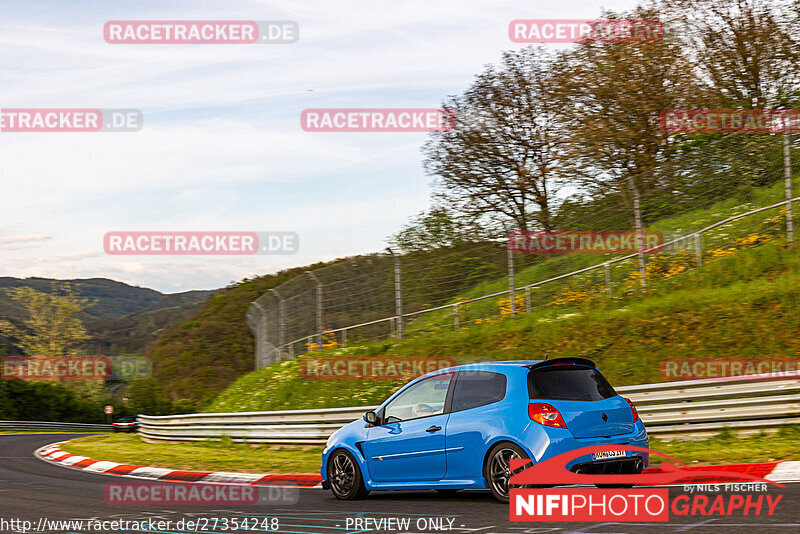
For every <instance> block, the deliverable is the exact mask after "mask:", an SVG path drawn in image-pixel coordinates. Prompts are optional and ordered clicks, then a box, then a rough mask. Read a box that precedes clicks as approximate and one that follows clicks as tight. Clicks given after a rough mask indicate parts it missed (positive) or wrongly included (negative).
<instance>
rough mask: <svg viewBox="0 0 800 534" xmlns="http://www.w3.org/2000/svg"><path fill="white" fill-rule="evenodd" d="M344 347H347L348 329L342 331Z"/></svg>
mask: <svg viewBox="0 0 800 534" xmlns="http://www.w3.org/2000/svg"><path fill="white" fill-rule="evenodd" d="M342 346H343V347H346V346H347V328H343V329H342Z"/></svg>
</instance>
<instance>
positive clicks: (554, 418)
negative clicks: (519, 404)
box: [528, 402, 567, 428]
mask: <svg viewBox="0 0 800 534" xmlns="http://www.w3.org/2000/svg"><path fill="white" fill-rule="evenodd" d="M528 415H529V416H530V417H531V419H533V420H534V421H536V422H537V423H539V424H540V425H544V426H553V427H556V428H567V423H565V422H564V418H563V417H561V413H560V412H559V411H558V410H557V409H556V407H555V406H553V405H552V404H545V403H542V402H532V403H530V404H528Z"/></svg>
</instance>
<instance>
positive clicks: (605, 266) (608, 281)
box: [603, 262, 611, 295]
mask: <svg viewBox="0 0 800 534" xmlns="http://www.w3.org/2000/svg"><path fill="white" fill-rule="evenodd" d="M603 275H605V278H606V293H608V294H609V295H610V294H611V264H610V263H608V262H605V263H604V264H603Z"/></svg>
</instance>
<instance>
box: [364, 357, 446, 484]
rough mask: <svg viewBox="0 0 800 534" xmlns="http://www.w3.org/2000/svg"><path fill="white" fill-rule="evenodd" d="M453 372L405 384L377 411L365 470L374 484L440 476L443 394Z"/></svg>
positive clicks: (369, 433) (442, 464) (442, 471)
mask: <svg viewBox="0 0 800 534" xmlns="http://www.w3.org/2000/svg"><path fill="white" fill-rule="evenodd" d="M452 379H453V374H452V373H446V374H441V375H434V376H432V377H429V378H426V379H424V380H421V381H419V382H416V383H414V384H412V385H410V386H408V387H407V388H406V389H405V390H403V391H402V392H401V393H400V394H399V395H397V396H396V397H395V398H394V399H392V400H391V401H390V402H389V403H388V404H387V405H386V406H385V407H384V408H383V410H381V412H382V413H381V414H380V415H381V423H382V424H381V425H378V426H374V427H371V428H369V429H368V431H367V439H366V441H365V443H364V452H365V456H366V458H367V467H368V469H369V474H370V477H371V478H372V480H374V481H376V482H414V481H424V480H440V479H442V478H444V474H445V470H446V465H445V454H444V447H445V431H444V429H445V427H446V426H447V418H448V413H447V411H448V410H447V409H446V402H447V394H448V392H449V390H450V385H451V382H452Z"/></svg>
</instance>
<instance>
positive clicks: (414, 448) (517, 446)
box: [321, 358, 648, 502]
mask: <svg viewBox="0 0 800 534" xmlns="http://www.w3.org/2000/svg"><path fill="white" fill-rule="evenodd" d="M613 444H622V445H635V446H639V447H644V448H647V446H648V439H647V431H646V430H645V428H644V424H643V423H642V421H641V420H640V419H639V416H638V414H637V413H636V408H635V407H634V406H633V404H632V403H631V402H630V401H629V400H627V399H624V398H623V397H621V396H619V395H618V394H617V393H616V392H615V391H614V389H613V388H612V387H611V385H610V384H609V383H608V381H607V380H606V379H605V378H604V377H603V375H602V374H600V371H599V370H598V369H597V367H596V366H595V364H594V363H593V362H592V361H590V360H587V359H584V358H559V359H553V360H536V361H533V360H518V361H507V362H492V363H482V364H469V365H460V366H456V367H451V368H448V369H441V370H438V371H435V372H433V373H429V374H427V375H424V376H421V377H419V378H417V379H415V380H413V381H412V382H410V383H408V384H407V385H406V386H404V387H403V388H401V389H400V390H399V391H397V392H396V393H395V394H393V395H392V396H391V397H389V398H388V399H387V400H386V401H385V402H384V403H383V404H381V405H380V407H379V408H378V409H376V410H375V411H374V412H367V413H366V414H364V417H363V419H359V420H357V421H354V422H352V423H350V424H348V425H346V426H345V427H343V428H341V429H339V430H337V431H336V432H335V433H333V434H332V435H331V436H330V438H329V439H328V442H327V444H326V446H325V450H324V451H323V452H322V467H321V474H322V479H323V487H325V488H330V490H331V491H332V493H333V495H334V496H335V497H337V498H339V499H356V498H361V497H365V496H366V495H367V494H368V493H369V492H370V491H373V490H423V489H431V490H437V491H440V492H442V493H447V492H455V491H458V490H460V489H472V488H475V489H480V488H484V489H485V488H488V489H489V490H491V492H492V494H493V495H494V497H495V498H496V499H497V500H499V501H501V502H508V494H509V491H508V490H509V484H508V480H509V477H510V475H511V470H510V468H509V462H510V460H511V459H512V458H522V459H527V458H530V459H533V461H534V462H539V461H542V460H546V459H547V458H551V457H553V456H556V455H558V454H560V453H563V452H567V451H570V450H573V449H577V448H581V447H587V446H590V445H613ZM647 462H648V458H647V455H646V454H640V453H631V452H626V451H611V452H606V453H598V454H593V455H588V456H585V457H578V458H576V459H575V460H573V461H572V462H571V463H570V464H569V465H568V466H566V467H567V469H570V470H572V471H575V472H581V473H614V474H626V473H638V472H641V471H642V469H644V468H645V467H647Z"/></svg>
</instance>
